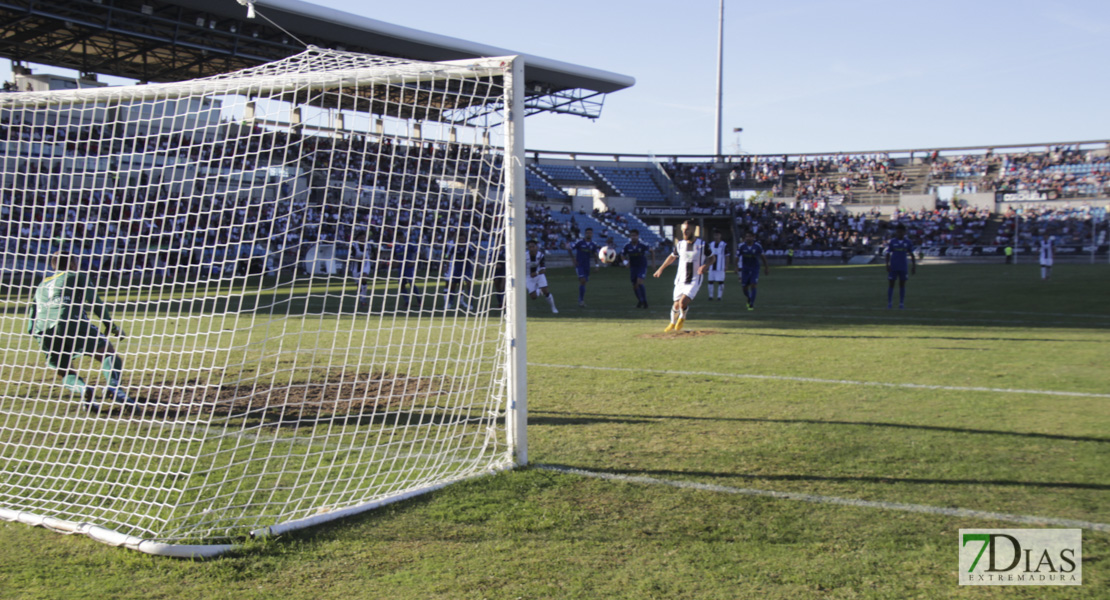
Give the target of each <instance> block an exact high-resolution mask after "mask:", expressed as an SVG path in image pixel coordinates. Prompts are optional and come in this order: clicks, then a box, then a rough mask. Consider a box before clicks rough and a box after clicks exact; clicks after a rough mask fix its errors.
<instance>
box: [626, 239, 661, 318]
mask: <svg viewBox="0 0 1110 600" xmlns="http://www.w3.org/2000/svg"><path fill="white" fill-rule="evenodd" d="M628 238H629V242H628V243H627V244H625V245H624V249H623V250H621V256H622V257H623V258H624V260H625V261H627V263H628V278H629V279H630V280H631V281H632V292H633V293H634V294H636V308H647V307H648V301H647V289H646V288H644V278H645V277H647V268H648V255H649V254H650V255H651V264H652V266H655V254H654V253H653V252H652V251H651V248H648V247H647V244H645V243H643V242H641V241H640V230H639V229H633V230H632V231H630V232H628Z"/></svg>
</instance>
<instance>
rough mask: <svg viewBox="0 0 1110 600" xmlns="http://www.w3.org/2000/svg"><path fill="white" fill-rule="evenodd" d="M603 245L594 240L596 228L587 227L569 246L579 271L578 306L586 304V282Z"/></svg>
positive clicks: (575, 268) (575, 266) (568, 249)
mask: <svg viewBox="0 0 1110 600" xmlns="http://www.w3.org/2000/svg"><path fill="white" fill-rule="evenodd" d="M600 249H601V246H599V245H597V242H595V241H594V230H593V228H592V227H587V228H586V231H585V233H584V234H583V237H582V239H580V240H578V241H577V242H575V243H574V244H571V245H570V246H568V247H567V252H569V253H570V257H571V258H573V259H574V270H575V271H577V273H578V306H586V282H587V281H589V280H590V266H591V265H592V264H593V263H594V261H596V260H597V251H598V250H600Z"/></svg>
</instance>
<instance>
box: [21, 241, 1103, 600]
mask: <svg viewBox="0 0 1110 600" xmlns="http://www.w3.org/2000/svg"><path fill="white" fill-rule="evenodd" d="M673 272H674V271H673V267H672V269H671V270H669V271H668V272H667V273H666V274H665V275H664V277H663V278H661V279H658V280H656V279H651V280H649V281H648V283H647V285H648V293H649V297H650V299H651V308H650V309H648V310H646V311H645V310H639V309H636V308H633V307H634V305H635V303H636V301H635V297H634V296H633V294H632V292H631V290H630V287H629V284H628V281H627V272H626V271H624V270H622V269H619V268H606V269H601V270H600V271H599V272H597V273H596V274H595V275H594V276H593V277H592V280H591V281H590V283H589V287H588V292H587V297H586V302H587V304H588V307H586V308H579V307H578V306H577V282H576V281H575V280H574V278H573V276H572V273H571V272H570V271H569V270H565V269H560V270H552V271H551V272H550V274H549V279H550V281H551V289H552V291H553V292H554V293H555V296H556V302H557V303H558V306H559V310H560V314H558V315H552V314H550V311H549V309H548V307H547V304H546V302H543V301H542V300H534V301H531V302H529V306H528V311H529V325H528V362H529V369H528V377H529V384H528V390H529V397H528V403H529V421H530V426H529V437H530V454H529V456H530V460H531V462H532V465H533V466H531V467H529V468H524V469H518V470H515V471H511V472H507V473H503V474H500V475H497V476H492V477H486V478H480V479H476V480H473V481H469V482H466V483H462V484H458V485H454V486H450V487H448V488H446V489H444V490H441V491H438V492H435V493H432V494H429V495H426V496H423V497H420V498H417V499H414V500H410V501H405V502H402V503H398V504H395V505H390V506H388V507H385V508H383V509H380V510H376V511H373V512H370V513H367V514H364V515H361V516H358V517H354V518H350V519H347V520H345V521H343V522H340V523H336V524H329V525H325V526H321V527H316V528H313V529H309V530H305V531H302V532H298V533H295V534H291V535H287V536H283V537H281V538H278V539H270V540H265V541H258V542H252V543H250V544H248V545H247V546H245V547H243V548H242V549H240V550H237V551H235V552H232V553H230V554H228V555H225V556H223V557H220V558H217V559H213V560H209V561H196V562H194V561H181V560H173V559H165V558H157V557H150V556H146V555H142V554H138V553H134V552H127V551H121V550H117V549H113V548H110V547H107V546H104V545H102V544H99V543H97V542H95V541H92V540H89V539H87V538H84V537H82V536H69V537H66V536H60V535H57V534H54V533H51V532H48V531H45V530H42V529H36V528H30V527H27V526H25V525H21V524H15V523H8V522H0V564H2V565H3V567H2V568H0V597H3V598H106V597H111V598H180V597H190V598H201V597H203V598H236V599H245V598H273V597H281V598H283V599H288V600H293V599H300V598H306V599H308V598H386V597H388V598H791V599H797V598H964V597H975V598H1056V597H1060V598H1105V597H1106V594H1107V592H1106V590H1107V589H1110V573H1108V569H1110V533H1108V532H1107V531H1106V526H1105V524H1110V370H1108V369H1107V366H1108V364H1107V363H1108V360H1110V351H1108V350H1107V348H1110V345H1108V343H1110V305H1108V303H1107V299H1108V298H1110V266H1108V265H1106V264H1097V265H1087V264H1062V265H1058V266H1057V267H1056V268H1055V269H1054V272H1053V274H1052V278H1051V280H1049V281H1042V280H1041V278H1040V274H1039V270H1038V269H1037V267H1035V266H1034V265H1013V266H1005V265H1001V264H991V265H988V264H976V265H941V264H936V263H929V262H927V263H925V264H923V265H922V266H921V267H920V268H919V270H918V274H917V275H916V276H915V277H913V278H911V280H910V282H909V284H908V295H907V299H906V309H905V310H897V309H895V310H887V309H886V308H885V306H886V280H885V274H884V272H883V270H882V268H881V267H880V266H820V267H816V266H815V267H809V266H795V267H790V268H785V267H779V266H777V265H772V268H771V273H770V274H769V275H768V276H764V277H763V278H762V279H761V282H760V288H759V297H758V301H757V304H756V310H754V311H747V310H745V309H744V307H743V303H742V296H741V291H740V286H739V284H738V283H737V282H736V280H735V277H732V278H730V280H729V281H728V283H727V287H726V290H725V299H724V301H722V302H709V301H707V300H706V290H705V289H704V288H703V290H702V291H701V293H700V295H699V297H698V299H697V300H695V302H694V304H693V307H692V310H691V311H690V315H689V319H688V321H687V323H686V328H685V330H684V331H683V332H682V333H680V334H677V335H675V334H664V333H663V328H664V326H665V325H666V322H667V306H668V304H669V296H670V290H671V278H672V277H673ZM555 468H559V469H561V468H569V469H578V470H581V471H586V472H589V473H590V474H592V475H593V476H582V475H578V474H569V473H565V472H562V471H558V470H553V469H555ZM600 476H604V477H607V478H608V479H606V478H601V477H600ZM683 485H685V486H686V487H682V486H683ZM756 490H758V491H762V492H782V493H792V494H808V495H810V496H811V497H812V496H819V497H821V498H824V499H825V501H820V502H809V501H803V500H799V499H797V496H794V497H792V498H793V499H791V498H783V497H777V498H776V497H771V496H767V495H755V492H754V491H756ZM741 491H748V493H737V492H741ZM832 498H836V499H843V500H844V501H846V502H848V503H847V504H835V503H830V502H829V501H828V500H829V499H832ZM853 502H854V503H855V504H856V505H853V504H852V503H853ZM878 503H888V504H887V506H889V504H900V505H915V506H921V507H933V508H937V509H947V508H959V509H967V510H974V511H986V512H992V513H1002V514H1005V515H1015V516H1033V517H1039V518H1044V519H1069V520H1074V521H1081V522H1084V523H1088V524H1091V525H1099V524H1103V525H1102V527H1101V530H1100V529H1099V528H1088V529H1084V531H1083V556H1084V563H1083V566H1084V574H1083V576H1084V585H1083V586H1082V587H1080V588H1051V587H1026V588H1018V587H991V588H969V587H960V586H958V585H957V558H958V542H957V532H958V530H959V529H960V528H1020V527H1038V526H1039V525H1035V524H1033V525H1030V524H1024V525H1023V524H1016V523H1013V522H1008V521H1004V520H998V519H991V518H986V517H966V516H965V517H959V516H948V515H944V514H936V513H931V512H911V511H905V510H896V509H894V508H889V507H888V508H882V507H880V506H879V504H878ZM1043 526H1055V525H1043Z"/></svg>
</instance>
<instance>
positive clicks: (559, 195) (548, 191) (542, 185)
mask: <svg viewBox="0 0 1110 600" xmlns="http://www.w3.org/2000/svg"><path fill="white" fill-rule="evenodd" d="M537 171H539V169H537V168H536V167H535V165H528V167H527V168H526V169H525V170H524V177H525V187H526V192H527V194H528V197H529V198H532V199H543V200H567V199H569V198H570V196H568V195H567V193H566V192H564V191H563V190H561V189H559V188H558V187H556V186H555V185H554V184H552V183H551V182H550V181H548V180H547V179H544V177H543V175H541V174H540V173H539V172H537Z"/></svg>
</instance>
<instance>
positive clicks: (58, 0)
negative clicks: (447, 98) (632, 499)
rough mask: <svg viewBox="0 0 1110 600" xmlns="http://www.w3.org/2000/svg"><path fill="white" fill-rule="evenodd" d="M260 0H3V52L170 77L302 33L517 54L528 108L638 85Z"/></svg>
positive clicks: (316, 41)
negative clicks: (253, 12)
mask: <svg viewBox="0 0 1110 600" xmlns="http://www.w3.org/2000/svg"><path fill="white" fill-rule="evenodd" d="M254 4H255V6H256V8H257V10H258V12H259V13H260V14H261V15H264V16H265V17H266V19H264V18H255V19H247V16H246V15H247V8H246V7H245V6H243V5H241V4H239V3H238V2H237V1H236V0H0V56H3V57H6V58H10V59H12V60H13V61H15V62H16V63H23V62H29V63H39V64H47V65H53V66H58V67H64V68H69V69H74V70H76V71H79V72H81V73H82V74H86V75H92V74H104V75H114V76H118V77H125V78H129V79H137V80H139V81H143V82H168V81H183V80H187V79H195V78H198V77H207V76H210V75H217V74H220V73H227V72H230V71H236V70H239V69H244V68H248V67H254V66H257V65H260V64H263V63H267V62H271V61H275V60H280V59H283V58H287V57H289V56H292V55H295V54H298V53H300V52H301V51H303V50H304V47H303V46H302V45H301V43H300V42H298V41H297V40H298V39H299V40H301V41H303V42H304V43H305V44H309V45H312V46H318V47H321V48H331V49H336V50H347V51H351V52H362V53H366V54H377V55H382V56H390V57H396V58H405V59H415V60H421V61H432V62H435V61H443V60H463V59H467V58H475V57H484V56H510V55H516V56H521V57H523V58H524V61H525V70H524V73H525V82H526V83H525V87H526V90H525V95H526V99H527V106H528V111H527V112H528V114H533V113H536V112H557V113H567V114H574V115H579V116H585V117H590V118H595V117H598V116H600V114H601V107H602V104H603V101H604V96H605V94H607V93H611V92H615V91H618V90H621V89H624V88H627V87H630V86H632V85H633V84H634V83H635V80H634V79H633V78H631V77H628V76H625V75H618V74H616V73H610V72H607V71H601V70H598V69H593V68H589V67H582V66H577V65H572V64H568V63H564V62H560V61H556V60H550V59H545V58H541V57H537V56H531V55H526V54H522V53H519V52H513V51H511V50H506V49H503V48H496V47H493V46H486V45H484V44H478V43H474V42H468V41H465V40H460V39H457V38H452V37H447V36H442V35H437V34H432V33H427V32H422V31H418V30H415V29H409V28H407V27H400V26H397V25H391V24H389V23H383V22H382V21H377V20H374V19H369V18H366V17H360V16H358V15H353V14H350V13H345V12H342V11H337V10H334V9H330V8H325V7H321V6H316V5H313V4H310V3H307V2H301V1H299V0H256V1H255V2H254ZM267 19H269V20H271V21H273V23H276V24H277V25H278V26H279V27H278V26H275V25H273V24H271V23H270V22H269V21H267ZM282 29H285V30H287V31H288V32H289V33H288V34H287V33H286V32H285V31H282ZM290 34H292V35H290Z"/></svg>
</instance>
